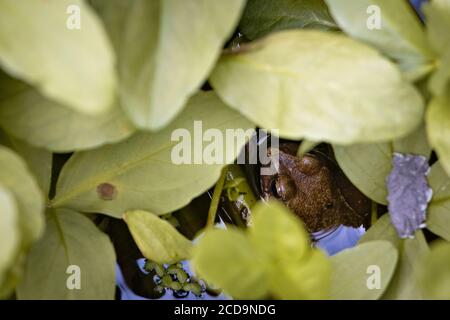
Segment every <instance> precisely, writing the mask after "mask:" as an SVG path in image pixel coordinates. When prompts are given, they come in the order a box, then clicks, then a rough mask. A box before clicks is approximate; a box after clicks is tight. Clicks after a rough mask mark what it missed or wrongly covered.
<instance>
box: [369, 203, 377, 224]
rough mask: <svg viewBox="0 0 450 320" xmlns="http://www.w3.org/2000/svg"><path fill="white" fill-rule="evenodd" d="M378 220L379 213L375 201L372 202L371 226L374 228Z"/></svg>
mask: <svg viewBox="0 0 450 320" xmlns="http://www.w3.org/2000/svg"><path fill="white" fill-rule="evenodd" d="M377 220H378V212H377V203H376V202H375V201H372V216H371V221H370V225H371V226H373V225H374V224H375V223H376V222H377Z"/></svg>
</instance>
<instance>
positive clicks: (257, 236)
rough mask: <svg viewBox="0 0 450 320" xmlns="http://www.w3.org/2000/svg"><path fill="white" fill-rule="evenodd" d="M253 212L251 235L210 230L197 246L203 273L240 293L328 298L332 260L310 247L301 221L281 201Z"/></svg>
mask: <svg viewBox="0 0 450 320" xmlns="http://www.w3.org/2000/svg"><path fill="white" fill-rule="evenodd" d="M252 214H253V220H252V226H251V227H250V228H249V229H248V231H247V234H245V233H244V231H241V230H239V231H238V230H237V229H230V230H228V231H225V230H208V231H206V234H205V235H204V237H203V238H202V239H200V242H199V244H198V245H197V246H196V247H194V250H193V259H192V262H193V265H194V267H195V270H196V271H197V272H198V273H199V274H200V276H201V277H203V278H204V279H205V280H206V281H207V282H212V283H214V284H215V285H218V286H220V287H221V288H223V289H224V290H225V291H226V292H228V293H230V294H231V295H232V296H233V297H237V298H243V299H253V298H263V297H267V296H268V295H270V296H273V297H275V298H278V299H323V298H327V297H328V292H329V284H330V273H331V267H330V263H329V261H328V259H327V257H326V255H325V253H323V252H322V251H320V250H318V249H312V248H311V245H310V243H309V235H308V233H307V232H306V231H305V229H304V227H303V225H302V223H301V221H300V220H299V219H298V218H297V217H296V216H294V215H293V214H292V213H291V212H289V211H288V210H287V209H286V208H285V207H283V206H282V205H281V204H279V203H277V202H269V203H258V204H256V205H255V206H254V207H253V208H252ZM217 248H220V250H217ZM241 277H243V279H241Z"/></svg>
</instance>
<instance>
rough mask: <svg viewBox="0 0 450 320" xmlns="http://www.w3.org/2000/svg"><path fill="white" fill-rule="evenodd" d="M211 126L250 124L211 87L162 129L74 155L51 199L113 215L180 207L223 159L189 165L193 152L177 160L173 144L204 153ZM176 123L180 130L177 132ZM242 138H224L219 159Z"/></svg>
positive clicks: (233, 151)
mask: <svg viewBox="0 0 450 320" xmlns="http://www.w3.org/2000/svg"><path fill="white" fill-rule="evenodd" d="M194 120H197V121H201V126H202V129H203V131H201V129H199V127H198V126H197V129H195V130H194V127H195V125H194ZM197 125H198V123H197ZM210 128H214V129H215V132H219V133H220V135H221V136H222V137H223V136H225V131H226V129H229V130H238V129H241V130H242V129H243V130H248V129H251V128H253V125H252V124H251V123H250V122H249V121H247V120H246V119H245V118H243V117H242V116H240V115H239V114H238V113H237V112H235V111H233V110H231V109H229V108H228V107H227V106H226V105H224V104H223V103H222V102H221V101H220V100H219V99H218V98H217V96H216V95H215V94H214V93H212V92H209V93H199V94H198V95H196V96H195V97H193V98H192V99H191V100H190V102H189V104H188V106H187V108H186V110H184V111H183V113H182V114H181V115H180V116H179V117H178V118H177V119H176V120H175V121H174V122H172V123H171V125H170V126H169V127H167V128H165V129H164V130H162V131H158V132H156V133H138V134H136V135H134V136H133V137H131V138H130V139H128V140H126V141H123V142H121V143H118V144H115V145H109V146H104V147H102V148H99V149H96V150H92V151H85V152H79V153H76V154H75V155H73V156H72V157H71V158H70V160H69V161H68V162H67V163H66V165H65V166H64V168H63V170H62V172H61V176H60V178H59V181H58V184H57V190H56V197H55V199H54V200H53V201H52V202H53V205H54V206H57V207H69V208H72V209H75V210H78V211H81V212H100V213H105V214H109V215H112V216H115V217H117V218H120V217H121V216H122V214H123V213H124V212H125V211H127V210H130V209H133V208H141V209H142V210H146V211H150V212H153V213H155V214H158V215H160V214H164V213H167V212H170V211H173V210H176V209H178V208H180V207H183V206H184V205H186V204H188V203H189V202H190V200H191V199H192V198H194V197H196V196H198V195H200V194H201V193H202V192H204V191H205V190H207V189H208V188H210V187H211V186H212V185H213V184H214V182H215V181H216V180H217V179H218V177H219V175H220V171H221V168H222V167H223V165H224V164H226V163H224V164H205V163H203V164H201V165H200V164H195V165H193V163H194V162H193V159H192V158H191V159H188V160H191V161H192V162H190V163H187V164H184V163H183V164H176V163H175V162H174V159H173V158H172V154H173V153H175V155H177V154H176V151H177V150H178V148H175V149H174V147H175V146H178V147H179V146H180V144H181V146H185V147H186V148H185V149H186V152H189V153H190V152H191V151H192V156H195V155H194V150H198V149H199V148H201V147H202V146H203V147H204V149H200V153H199V154H198V155H199V156H200V158H201V159H203V157H202V155H203V154H202V152H203V151H205V150H206V151H207V148H206V147H205V146H209V145H210V143H206V142H205V141H202V138H203V137H202V132H205V131H206V130H207V129H210ZM176 129H179V130H182V132H181V133H182V136H176V134H175V133H176V132H175V133H174V130H176ZM184 129H185V130H184ZM178 132H179V131H178ZM233 132H234V131H233ZM174 136H175V137H174ZM180 137H181V139H180ZM180 140H181V141H180ZM241 140H242V139H241ZM244 144H245V141H238V142H235V143H230V142H227V143H225V141H224V145H223V146H222V145H219V148H218V150H217V151H218V154H220V155H224V157H225V158H226V159H223V160H222V159H219V160H222V161H223V162H228V163H230V162H233V161H234V159H235V158H236V156H237V154H238V152H239V150H240V149H241V147H242V146H243V145H244ZM195 152H197V151H195Z"/></svg>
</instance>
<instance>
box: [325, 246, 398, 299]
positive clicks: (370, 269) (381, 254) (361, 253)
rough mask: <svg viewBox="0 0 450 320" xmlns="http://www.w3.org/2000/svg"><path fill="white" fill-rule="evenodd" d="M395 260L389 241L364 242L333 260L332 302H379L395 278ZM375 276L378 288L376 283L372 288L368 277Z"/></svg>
mask: <svg viewBox="0 0 450 320" xmlns="http://www.w3.org/2000/svg"><path fill="white" fill-rule="evenodd" d="M397 259H398V253H397V250H396V249H395V248H394V246H393V245H392V244H391V243H390V242H389V241H370V242H366V243H363V244H360V245H358V246H356V247H354V248H351V249H346V250H344V251H341V252H340V253H338V254H337V255H334V256H332V257H331V262H332V264H333V273H332V282H331V298H332V299H339V300H341V299H342V300H353V299H362V300H366V299H367V300H369V299H370V300H372V299H378V298H379V297H380V296H381V295H382V294H383V292H384V291H385V290H386V288H387V286H388V284H389V281H390V280H391V278H392V275H393V274H394V271H395V266H396V264H397ZM378 272H379V273H378ZM377 275H379V276H380V283H379V288H377V287H376V283H375V286H374V287H372V286H371V285H372V283H371V277H377ZM369 284H371V285H370V286H369Z"/></svg>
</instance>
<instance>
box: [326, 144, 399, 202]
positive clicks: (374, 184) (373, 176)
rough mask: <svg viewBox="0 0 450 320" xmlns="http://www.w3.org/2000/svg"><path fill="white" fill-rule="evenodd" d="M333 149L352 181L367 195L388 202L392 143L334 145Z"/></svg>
mask: <svg viewBox="0 0 450 320" xmlns="http://www.w3.org/2000/svg"><path fill="white" fill-rule="evenodd" d="M333 149H334V154H335V156H336V160H337V162H338V163H339V166H340V167H341V169H342V170H343V171H344V173H345V175H346V176H347V177H348V178H349V179H350V181H351V182H352V183H353V184H354V185H355V186H356V187H357V188H358V189H359V190H360V191H361V192H362V193H364V194H365V195H366V196H367V197H369V198H371V199H372V200H374V201H376V202H378V203H381V204H387V199H386V197H387V189H386V178H387V176H388V175H389V172H390V171H391V168H392V164H391V159H392V149H393V147H392V145H391V144H389V143H377V144H357V145H352V146H338V145H333Z"/></svg>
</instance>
